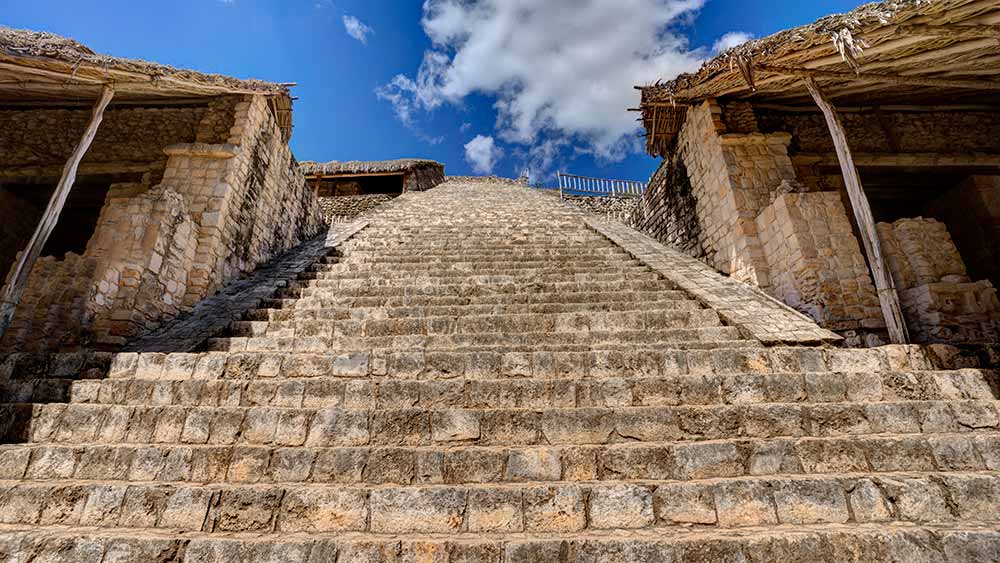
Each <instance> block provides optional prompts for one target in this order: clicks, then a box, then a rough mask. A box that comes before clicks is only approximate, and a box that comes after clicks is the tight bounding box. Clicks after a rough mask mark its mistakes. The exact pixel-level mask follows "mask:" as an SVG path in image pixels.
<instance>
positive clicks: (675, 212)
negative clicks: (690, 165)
mask: <svg viewBox="0 0 1000 563" xmlns="http://www.w3.org/2000/svg"><path fill="white" fill-rule="evenodd" d="M697 204H698V200H697V199H695V197H694V192H693V190H692V189H691V181H690V180H689V179H688V174H687V168H686V167H685V166H684V161H683V160H682V159H680V158H677V157H675V158H671V159H667V160H664V161H663V164H662V165H660V167H659V168H658V169H657V170H656V172H655V173H654V174H653V177H652V178H650V180H649V185H648V186H647V187H646V191H645V192H644V193H643V195H642V198H640V199H639V200H638V202H636V205H635V208H634V209H633V211H632V213H631V215H630V216H629V217H628V220H627V221H626V222H627V223H628V224H629V225H630V226H631V227H633V228H635V229H637V230H640V231H642V232H644V233H646V234H648V235H650V236H652V237H653V238H655V239H656V240H658V241H660V242H662V243H664V244H668V245H670V246H672V247H674V248H676V249H678V250H681V251H683V252H685V253H687V254H689V255H690V256H692V257H694V258H702V257H704V256H705V252H704V248H703V247H702V238H701V231H702V224H701V219H700V218H699V217H698V213H697Z"/></svg>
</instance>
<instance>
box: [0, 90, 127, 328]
mask: <svg viewBox="0 0 1000 563" xmlns="http://www.w3.org/2000/svg"><path fill="white" fill-rule="evenodd" d="M114 95H115V89H114V87H112V86H111V85H110V84H107V85H105V86H104V89H103V90H102V91H101V98H100V99H99V100H98V101H97V104H95V105H94V111H93V114H92V115H91V117H90V124H89V125H87V129H86V131H84V133H83V137H81V138H80V142H79V143H78V144H77V145H76V148H75V149H73V153H72V154H70V156H69V160H67V161H66V165H65V166H64V167H63V172H62V177H60V178H59V184H58V185H57V186H56V190H55V192H53V194H52V198H51V199H49V206H48V207H47V208H46V209H45V214H44V215H42V219H41V221H40V222H39V223H38V227H37V228H35V233H34V234H33V235H31V241H30V242H28V247H27V248H26V249H25V250H24V252H22V253H21V255H20V256H19V257H18V259H17V265H16V266H15V269H14V274H13V275H12V276H11V277H10V283H9V284H7V285H6V286H5V287H4V288H3V294H2V295H0V338H2V337H3V334H4V333H5V332H7V328H8V327H10V323H11V321H13V320H14V311H15V310H16V309H17V305H18V303H20V302H21V294H22V293H24V286H25V284H26V283H27V282H28V276H29V275H30V274H31V269H32V268H33V267H34V266H35V262H36V261H38V257H39V255H41V253H42V249H43V248H45V243H46V242H48V240H49V235H51V234H52V230H53V229H54V228H55V226H56V223H57V222H58V221H59V214H60V213H61V212H62V209H63V206H65V205H66V198H67V197H69V192H70V190H71V189H73V183H74V182H75V181H76V172H77V169H78V168H79V167H80V161H81V160H83V156H84V155H85V154H87V150H88V149H90V145H91V143H93V142H94V137H95V136H96V135H97V129H98V127H100V125H101V121H102V120H103V119H104V109H105V108H107V107H108V104H109V103H111V98H113V97H114Z"/></svg>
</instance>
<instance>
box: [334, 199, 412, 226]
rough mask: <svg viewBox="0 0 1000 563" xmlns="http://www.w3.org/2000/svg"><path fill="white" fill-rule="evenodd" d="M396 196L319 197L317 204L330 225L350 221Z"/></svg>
mask: <svg viewBox="0 0 1000 563" xmlns="http://www.w3.org/2000/svg"><path fill="white" fill-rule="evenodd" d="M397 195H398V194H371V195H355V196H338V197H321V198H319V204H320V206H321V207H322V208H323V214H324V215H325V216H326V219H327V221H329V222H330V223H342V222H344V221H351V220H353V219H355V218H357V217H359V216H361V215H363V214H365V213H368V212H369V211H371V210H373V209H376V208H378V207H380V206H382V205H383V204H385V203H387V202H390V201H392V200H393V199H395V198H396V197H397Z"/></svg>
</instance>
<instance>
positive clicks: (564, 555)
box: [0, 525, 1000, 563]
mask: <svg viewBox="0 0 1000 563" xmlns="http://www.w3.org/2000/svg"><path fill="white" fill-rule="evenodd" d="M798 531H800V532H801V533H797V534H785V533H782V534H775V535H774V536H772V537H767V536H763V535H761V534H756V535H752V536H749V537H746V536H745V535H743V537H725V536H722V537H720V535H719V533H718V532H717V531H713V532H711V533H706V534H701V535H699V534H692V533H690V532H689V533H687V534H686V535H685V536H683V537H678V536H659V537H654V538H650V537H648V536H647V535H626V534H622V533H617V534H604V535H602V537H586V536H581V535H575V534H574V535H564V536H563V535H554V536H553V535H551V534H543V535H541V536H542V537H538V538H531V537H527V538H517V539H511V538H499V539H498V538H495V537H489V536H486V535H482V534H467V535H464V536H458V537H456V538H455V539H442V538H438V539H430V538H427V537H410V538H406V539H403V540H400V539H399V538H398V537H392V538H386V537H384V536H370V537H366V538H365V539H357V538H355V539H345V538H340V537H337V536H335V535H331V536H332V537H323V536H322V535H319V534H316V533H312V534H310V536H309V537H308V538H302V539H289V538H288V537H287V534H280V535H279V534H273V535H269V536H268V535H265V536H262V537H256V538H253V539H226V538H219V539H216V538H213V537H211V536H207V535H201V536H200V537H195V538H192V537H190V535H189V536H187V537H185V538H175V539H168V538H160V537H149V536H141V535H139V536H122V535H112V534H117V533H112V532H108V535H102V534H100V533H99V532H94V531H88V533H87V534H86V535H81V534H78V533H72V532H70V533H67V532H64V531H62V530H54V529H45V528H42V529H32V530H30V531H25V532H11V533H10V534H7V535H6V536H5V535H4V533H3V532H2V531H0V553H3V552H4V550H6V552H8V553H16V554H18V556H23V557H24V559H23V560H24V561H29V560H30V561H60V562H63V561H65V562H74V563H76V562H94V563H97V562H99V561H102V559H101V558H102V557H105V554H108V556H106V558H105V559H103V561H159V559H158V558H160V557H163V556H164V554H168V556H172V555H169V554H176V559H170V561H171V562H174V561H176V563H245V562H246V561H281V562H282V563H320V562H322V563H327V562H333V561H341V562H355V561H359V562H360V561H365V562H371V563H398V562H408V561H441V562H446V561H451V562H456V563H457V562H481V563H528V562H530V563H598V562H608V563H610V562H615V563H631V562H640V561H641V562H644V563H645V562H649V563H654V562H655V563H659V562H667V561H669V562H674V563H708V562H717V561H753V562H754V563H788V562H790V561H803V562H804V561H824V562H825V561H836V562H837V563H871V562H872V561H890V560H892V559H890V557H889V554H893V556H894V557H895V560H896V561H914V562H916V561H928V562H931V561H933V562H938V561H948V562H949V563H983V562H984V561H985V560H984V559H983V554H992V553H996V552H998V551H1000V534H998V533H996V532H993V531H990V530H984V529H981V528H980V529H975V528H971V527H958V528H957V529H949V528H946V527H936V528H935V527H931V528H919V527H910V526H908V527H906V528H894V527H890V526H888V525H884V526H878V527H876V528H853V529H852V528H845V527H836V528H835V529H824V528H819V527H817V526H813V527H809V528H802V527H799V530H798ZM859 546H864V547H863V548H861V547H859ZM338 555H339V557H340V558H339V559H337V557H338ZM883 555H884V557H883ZM111 557H115V558H114V559H111ZM12 561H17V562H18V563H21V560H19V559H13V560H12Z"/></svg>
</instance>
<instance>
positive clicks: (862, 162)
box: [792, 108, 1000, 168]
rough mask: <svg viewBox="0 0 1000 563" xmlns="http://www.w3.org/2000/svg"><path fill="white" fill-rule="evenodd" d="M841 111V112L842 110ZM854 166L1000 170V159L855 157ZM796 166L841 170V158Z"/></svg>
mask: <svg viewBox="0 0 1000 563" xmlns="http://www.w3.org/2000/svg"><path fill="white" fill-rule="evenodd" d="M838 111H839V108H838ZM852 157H853V159H854V164H855V165H856V166H862V167H865V168H900V167H912V168H1000V155H996V154H968V153H962V154H948V153H897V154H878V153H852ZM792 160H793V161H795V162H801V163H807V164H818V165H821V166H839V164H840V160H839V159H838V158H837V156H835V155H834V156H828V155H820V154H798V155H796V156H793V157H792Z"/></svg>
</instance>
